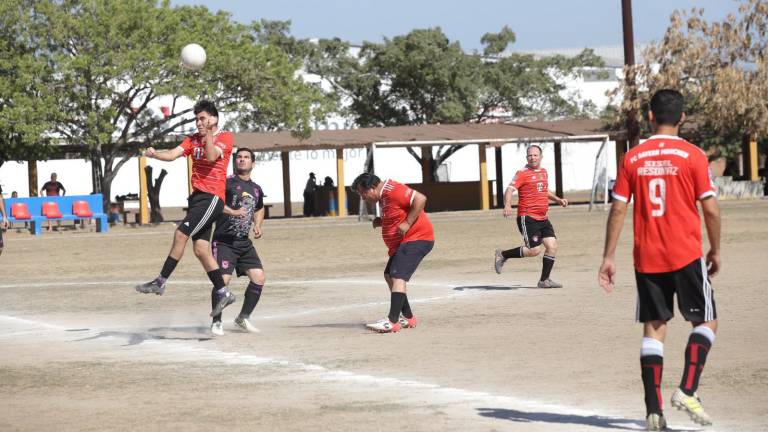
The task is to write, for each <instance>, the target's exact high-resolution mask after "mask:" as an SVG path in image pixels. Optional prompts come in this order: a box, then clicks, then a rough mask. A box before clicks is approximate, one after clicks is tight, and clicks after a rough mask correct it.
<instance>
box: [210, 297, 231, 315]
mask: <svg viewBox="0 0 768 432" xmlns="http://www.w3.org/2000/svg"><path fill="white" fill-rule="evenodd" d="M235 300H236V298H235V295H234V294H230V295H228V296H227V297H224V298H223V299H221V300H219V302H218V303H217V304H216V307H215V308H213V310H212V311H211V317H215V316H216V315H218V314H220V313H221V312H222V311H223V310H224V308H226V307H227V306H229V305H231V304H232V303H234V302H235Z"/></svg>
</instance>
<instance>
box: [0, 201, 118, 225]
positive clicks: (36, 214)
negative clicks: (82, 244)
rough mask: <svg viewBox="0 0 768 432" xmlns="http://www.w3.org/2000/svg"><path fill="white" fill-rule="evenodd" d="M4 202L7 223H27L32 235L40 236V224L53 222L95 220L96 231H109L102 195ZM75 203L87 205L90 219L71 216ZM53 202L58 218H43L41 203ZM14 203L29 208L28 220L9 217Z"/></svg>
mask: <svg viewBox="0 0 768 432" xmlns="http://www.w3.org/2000/svg"><path fill="white" fill-rule="evenodd" d="M4 201H5V214H6V215H8V222H29V225H30V231H31V232H32V234H34V235H40V234H42V231H43V230H42V222H45V221H53V220H58V221H62V220H78V219H82V220H87V219H96V231H98V232H101V233H103V232H107V231H108V230H109V224H108V223H107V215H106V214H105V213H104V212H103V208H102V205H103V204H102V195H101V194H93V195H72V196H52V197H32V198H7V199H5V200H4ZM75 201H85V202H87V203H88V208H89V209H90V210H91V212H93V215H92V216H90V217H80V216H77V215H75V214H72V204H73V203H74V202H75ZM44 202H55V203H56V204H57V205H58V206H59V211H61V217H60V218H47V217H45V216H43V203H44ZM14 203H24V204H26V205H27V208H29V214H30V216H31V218H30V219H16V218H14V217H13V216H12V215H11V206H13V204H14Z"/></svg>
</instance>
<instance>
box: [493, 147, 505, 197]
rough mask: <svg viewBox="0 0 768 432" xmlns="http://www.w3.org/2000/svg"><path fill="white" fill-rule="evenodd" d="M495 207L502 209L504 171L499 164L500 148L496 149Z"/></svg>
mask: <svg viewBox="0 0 768 432" xmlns="http://www.w3.org/2000/svg"><path fill="white" fill-rule="evenodd" d="M494 150H495V152H496V207H498V208H504V170H503V166H502V163H501V146H498V147H496V148H495V149H494Z"/></svg>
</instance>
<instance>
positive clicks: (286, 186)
mask: <svg viewBox="0 0 768 432" xmlns="http://www.w3.org/2000/svg"><path fill="white" fill-rule="evenodd" d="M280 160H281V161H282V162H283V214H284V215H285V217H291V216H293V208H292V207H291V161H290V159H288V152H287V151H284V152H280Z"/></svg>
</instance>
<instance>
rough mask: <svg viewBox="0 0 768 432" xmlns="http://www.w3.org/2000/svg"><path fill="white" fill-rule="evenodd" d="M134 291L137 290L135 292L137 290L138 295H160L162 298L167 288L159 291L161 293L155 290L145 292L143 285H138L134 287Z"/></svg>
mask: <svg viewBox="0 0 768 432" xmlns="http://www.w3.org/2000/svg"><path fill="white" fill-rule="evenodd" d="M134 289H135V290H136V292H137V293H139V294H157V295H160V296H161V295H163V293H164V292H165V286H163V287H162V288H160V290H159V291H158V290H154V289H153V290H150V291H144V290H143V289H142V286H141V285H136V286H135V287H134Z"/></svg>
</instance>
